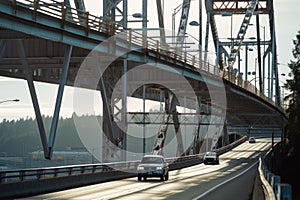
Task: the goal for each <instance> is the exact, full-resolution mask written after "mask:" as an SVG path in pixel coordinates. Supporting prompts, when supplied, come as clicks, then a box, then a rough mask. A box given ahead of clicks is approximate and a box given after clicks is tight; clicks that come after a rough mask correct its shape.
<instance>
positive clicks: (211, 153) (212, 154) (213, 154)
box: [206, 152, 216, 156]
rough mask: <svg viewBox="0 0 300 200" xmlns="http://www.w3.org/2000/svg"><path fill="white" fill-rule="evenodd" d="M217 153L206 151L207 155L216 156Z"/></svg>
mask: <svg viewBox="0 0 300 200" xmlns="http://www.w3.org/2000/svg"><path fill="white" fill-rule="evenodd" d="M215 155H216V152H207V153H206V156H215Z"/></svg>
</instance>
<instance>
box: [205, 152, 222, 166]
mask: <svg viewBox="0 0 300 200" xmlns="http://www.w3.org/2000/svg"><path fill="white" fill-rule="evenodd" d="M203 163H204V164H205V165H207V164H217V165H218V164H219V155H218V154H217V153H216V152H214V151H208V152H206V153H205V154H204V157H203Z"/></svg>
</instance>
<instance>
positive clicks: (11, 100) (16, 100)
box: [0, 99, 20, 103]
mask: <svg viewBox="0 0 300 200" xmlns="http://www.w3.org/2000/svg"><path fill="white" fill-rule="evenodd" d="M18 101H20V99H7V100H4V101H0V103H5V102H18Z"/></svg>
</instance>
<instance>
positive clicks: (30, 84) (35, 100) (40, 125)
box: [17, 40, 49, 159]
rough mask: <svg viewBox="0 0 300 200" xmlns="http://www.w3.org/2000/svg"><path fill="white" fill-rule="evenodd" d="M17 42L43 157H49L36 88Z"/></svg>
mask: <svg viewBox="0 0 300 200" xmlns="http://www.w3.org/2000/svg"><path fill="white" fill-rule="evenodd" d="M17 43H18V44H17V46H18V50H19V54H20V58H21V62H22V65H23V67H24V71H25V77H26V80H27V84H28V88H29V92H30V96H31V100H32V104H33V107H34V112H35V117H36V121H37V125H38V129H39V133H40V138H41V142H42V145H43V150H44V156H45V158H47V159H49V149H48V144H47V136H46V131H45V127H44V123H43V119H42V115H41V111H40V106H39V102H38V98H37V94H36V90H35V87H34V83H33V77H32V69H31V68H30V67H29V65H28V63H27V60H26V54H25V50H24V46H23V42H22V40H18V41H17Z"/></svg>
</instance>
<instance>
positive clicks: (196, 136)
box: [0, 0, 287, 170]
mask: <svg viewBox="0 0 300 200" xmlns="http://www.w3.org/2000/svg"><path fill="white" fill-rule="evenodd" d="M74 3H75V7H73V6H71V3H70V1H69V0H65V1H55V0H40V1H38V0H3V1H1V3H0V15H1V16H0V26H1V31H0V35H1V41H0V59H1V62H0V64H1V65H0V75H1V76H6V77H12V78H18V79H24V80H26V81H27V84H28V88H29V91H30V96H31V100H32V104H33V107H34V111H35V115H36V119H37V125H38V130H39V135H40V139H41V144H42V146H43V153H44V158H45V159H49V160H51V158H52V156H53V153H54V152H55V138H56V132H57V125H58V119H59V117H60V109H61V104H62V98H63V95H64V89H65V87H66V86H71V87H73V88H74V98H73V100H74V102H73V107H74V111H75V112H76V111H78V112H79V111H80V110H81V109H87V110H88V109H92V110H93V109H95V108H94V107H93V105H94V102H95V101H99V99H94V98H93V97H91V98H89V97H90V96H89V95H88V92H87V91H98V92H99V93H100V94H101V101H102V105H103V106H102V108H101V110H102V113H103V121H102V122H101V123H99V121H97V119H96V117H95V118H93V119H92V124H93V125H94V126H95V127H96V129H95V130H94V132H91V133H86V131H85V130H86V128H87V127H86V124H85V123H86V122H83V121H80V119H79V118H75V119H74V120H75V124H76V129H77V131H78V134H79V135H80V137H81V140H82V141H83V144H84V145H85V146H86V147H91V146H101V148H100V147H99V150H97V151H96V152H93V155H94V156H95V158H96V159H97V160H98V161H99V162H101V163H111V162H113V163H118V162H125V163H131V162H133V161H132V156H133V154H134V155H135V156H136V155H138V156H140V157H141V156H142V155H144V154H148V153H151V154H152V153H153V154H163V155H164V156H165V157H167V158H173V157H176V158H181V157H187V156H194V155H199V154H201V153H203V152H204V151H207V150H211V149H221V148H222V147H226V146H228V145H229V135H230V133H232V132H234V133H237V132H238V133H241V134H242V135H247V136H249V134H250V133H251V134H256V135H258V137H260V136H265V134H268V133H269V137H271V136H272V135H274V133H275V134H279V136H280V137H282V132H283V127H284V124H285V123H286V120H287V116H286V113H285V111H284V109H283V108H282V102H281V97H280V93H281V92H280V88H279V80H278V69H277V58H276V31H275V21H274V8H273V1H271V0H251V1H246V0H245V1H238V2H237V1H231V0H228V1H217V0H208V1H205V11H206V25H205V27H206V34H205V44H204V45H203V44H202V36H201V34H199V40H197V42H199V43H198V49H197V52H198V53H199V55H192V54H191V53H189V52H188V49H189V47H188V46H187V45H188V44H189V42H187V34H186V27H187V25H188V15H189V10H190V9H191V6H190V5H191V4H192V2H191V1H190V0H183V3H182V4H181V6H180V9H181V16H180V23H179V26H178V32H177V33H175V32H176V31H173V32H172V35H169V34H168V32H167V31H166V30H165V27H164V20H165V19H164V14H163V12H162V8H163V6H162V4H161V1H159V0H158V1H157V2H156V3H157V5H156V6H157V16H158V21H159V27H158V28H157V29H155V30H154V32H155V34H157V35H155V36H153V34H152V32H151V30H152V29H151V28H148V27H147V22H148V18H149V16H148V14H147V12H149V10H148V9H147V0H143V1H142V5H143V6H142V14H141V15H137V14H136V16H137V17H140V20H139V22H141V23H142V27H141V28H140V29H135V28H130V27H129V25H128V22H129V20H128V6H129V3H130V1H128V0H118V1H111V0H103V15H102V16H100V17H98V16H94V15H92V14H90V13H89V12H88V10H86V9H85V5H84V1H80V0H75V1H74ZM202 10H204V9H203V8H202V1H200V3H199V13H201V15H199V19H200V20H199V23H198V26H199V32H200V33H202V27H204V26H203V25H202ZM178 12H179V11H178ZM220 15H223V16H226V15H229V16H231V17H232V16H239V17H240V18H241V19H242V20H241V25H240V28H239V30H238V32H237V36H236V37H235V38H233V37H231V38H230V42H224V41H222V40H221V38H219V36H218V34H219V33H220V30H219V29H218V24H217V16H220ZM261 16H267V17H268V22H269V27H268V28H269V34H268V35H269V36H270V37H269V39H268V40H266V39H265V38H264V40H263V41H262V40H261V39H260V17H261ZM251 18H256V19H255V23H254V22H253V20H252V21H251ZM253 23H254V25H256V39H254V40H251V41H250V40H247V38H246V37H245V36H248V35H246V34H247V30H248V26H252V25H253ZM174 25H175V24H174ZM221 29H222V28H221ZM174 30H175V27H174ZM209 37H212V40H213V44H214V48H215V53H216V54H215V62H214V63H210V62H208V46H209ZM169 38H171V41H169ZM252 39H253V38H252ZM203 46H204V49H203V48H202V47H203ZM251 46H254V47H255V48H256V49H257V63H258V70H257V72H258V76H257V78H258V79H259V88H256V87H255V86H256V84H255V86H254V85H252V84H251V83H250V81H249V80H248V73H249V71H248V63H247V62H248V61H247V59H248V57H247V53H248V52H247V51H248V49H249V47H251ZM261 46H263V47H264V48H263V49H264V51H263V52H261V49H262V47H261ZM243 48H245V49H246V52H245V58H246V61H245V62H246V63H245V69H242V67H241V65H240V60H241V59H240V55H241V52H242V51H241V49H243ZM202 54H204V55H202ZM266 66H268V67H266ZM266 71H267V72H268V73H267V75H268V77H267V78H266V79H265V77H266V74H265V72H266ZM265 80H268V82H267V83H268V84H265ZM255 81H256V80H255ZM35 82H45V83H53V84H57V85H58V86H59V89H58V92H57V94H56V103H55V109H54V111H53V113H54V114H53V119H52V123H51V129H50V132H49V133H47V132H46V129H45V124H44V122H43V119H42V114H41V111H40V103H41V102H39V99H38V95H37V92H36V89H35V84H34V83H35ZM266 88H267V89H268V94H267V95H266V93H265V90H266ZM129 97H131V98H134V99H136V100H137V101H139V100H141V101H142V108H140V109H137V110H140V111H138V112H137V111H132V110H131V109H132V107H134V105H135V103H134V102H132V101H131V100H129ZM274 97H275V98H274ZM151 103H153V104H155V105H159V108H160V109H159V110H158V111H149V110H146V106H147V105H148V104H151ZM130 104H133V105H130ZM137 125H138V126H139V127H141V132H142V134H141V136H140V137H137V136H136V135H134V134H131V133H130V131H129V130H130V126H137ZM149 125H156V131H155V132H154V133H149V132H150V130H151V131H152V129H150V128H149V127H150V126H149ZM183 127H185V128H183ZM186 127H188V128H186ZM280 137H279V138H280ZM183 138H187V139H185V141H188V142H184V139H183ZM132 140H134V141H138V142H139V143H141V144H142V149H138V150H136V151H135V152H130V151H128V149H130V146H129V145H128V144H130V142H132ZM99 141H100V142H99ZM149 141H152V147H153V148H150V150H149V148H146V145H147V144H149ZM244 141H245V140H244ZM261 148H262V150H261V151H262V152H265V149H263V147H261ZM269 148H270V146H269ZM249 156H250V155H249ZM135 158H136V157H135ZM256 158H258V157H256ZM185 162H187V163H188V161H183V163H185ZM236 165H237V164H235V166H236ZM92 170H94V169H93V167H92Z"/></svg>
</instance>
